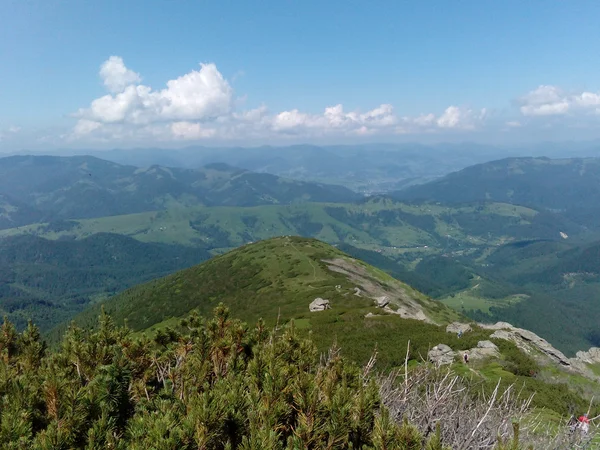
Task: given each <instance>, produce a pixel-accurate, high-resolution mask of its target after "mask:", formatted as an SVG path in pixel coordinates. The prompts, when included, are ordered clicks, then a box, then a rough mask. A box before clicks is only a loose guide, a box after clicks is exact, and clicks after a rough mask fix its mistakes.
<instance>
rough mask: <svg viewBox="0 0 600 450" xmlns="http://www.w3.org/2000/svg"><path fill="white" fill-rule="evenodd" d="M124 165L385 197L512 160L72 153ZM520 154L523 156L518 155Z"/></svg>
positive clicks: (476, 150)
mask: <svg viewBox="0 0 600 450" xmlns="http://www.w3.org/2000/svg"><path fill="white" fill-rule="evenodd" d="M66 154H76V155H92V156H95V157H98V158H101V159H106V160H110V161H113V162H116V163H119V164H125V165H133V166H138V167H148V166H152V165H161V166H166V167H180V168H191V169H196V168H199V167H203V166H205V165H207V164H212V163H226V164H229V165H231V166H235V167H240V168H243V169H246V170H250V171H253V172H258V173H271V174H274V175H277V176H280V177H285V178H293V179H296V180H301V181H309V182H326V183H333V184H338V185H342V186H346V187H348V188H350V189H353V190H355V191H358V192H366V193H381V192H387V191H391V190H395V189H400V188H402V187H404V186H408V185H411V184H415V183H424V182H427V181H430V180H433V179H435V178H439V177H441V176H443V175H445V174H447V173H450V172H452V171H455V170H459V169H462V168H464V167H466V166H469V165H472V164H476V163H480V162H484V161H490V160H493V159H498V158H502V157H505V156H507V150H506V149H499V148H495V147H490V146H483V145H477V144H461V145H456V144H445V145H441V144H440V145H436V146H424V145H420V144H370V145H337V146H335V145H334V146H314V145H293V146H286V147H271V146H264V147H253V148H241V147H233V148H209V147H188V148H184V149H178V150H174V149H154V148H149V149H134V150H121V149H120V150H104V151H90V150H81V151H71V152H68V153H67V152H66ZM516 154H518V153H516Z"/></svg>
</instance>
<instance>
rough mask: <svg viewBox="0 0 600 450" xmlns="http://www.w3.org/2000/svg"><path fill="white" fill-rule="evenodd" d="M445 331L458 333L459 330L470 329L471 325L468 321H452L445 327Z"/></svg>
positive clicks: (464, 331) (465, 330)
mask: <svg viewBox="0 0 600 450" xmlns="http://www.w3.org/2000/svg"><path fill="white" fill-rule="evenodd" d="M446 331H447V332H448V333H454V334H458V332H459V331H462V332H463V333H466V332H467V331H471V325H469V324H468V323H460V322H452V323H451V324H450V325H448V326H447V327H446Z"/></svg>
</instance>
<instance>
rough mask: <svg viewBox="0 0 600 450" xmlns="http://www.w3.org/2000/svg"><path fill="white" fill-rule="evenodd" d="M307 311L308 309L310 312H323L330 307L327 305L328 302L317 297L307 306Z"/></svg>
mask: <svg viewBox="0 0 600 450" xmlns="http://www.w3.org/2000/svg"><path fill="white" fill-rule="evenodd" d="M308 309H310V312H316V311H325V310H326V309H331V305H330V304H329V300H325V299H324V298H321V297H317V298H315V299H314V300H313V301H312V302H311V303H310V305H308Z"/></svg>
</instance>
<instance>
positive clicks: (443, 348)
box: [427, 344, 455, 365]
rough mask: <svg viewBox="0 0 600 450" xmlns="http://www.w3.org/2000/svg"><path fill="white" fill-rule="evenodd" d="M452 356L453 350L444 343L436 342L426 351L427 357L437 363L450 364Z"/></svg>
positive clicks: (452, 360) (452, 359)
mask: <svg viewBox="0 0 600 450" xmlns="http://www.w3.org/2000/svg"><path fill="white" fill-rule="evenodd" d="M454 356H455V353H454V351H453V350H452V349H451V348H450V347H448V346H447V345H446V344H438V345H436V346H435V347H433V348H432V349H431V350H429V352H428V353H427V359H428V360H429V361H430V362H432V363H434V364H437V365H445V364H452V363H453V362H454Z"/></svg>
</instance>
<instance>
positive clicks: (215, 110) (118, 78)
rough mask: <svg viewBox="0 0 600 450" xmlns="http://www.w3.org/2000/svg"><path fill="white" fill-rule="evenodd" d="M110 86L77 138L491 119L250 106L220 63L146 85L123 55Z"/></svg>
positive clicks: (311, 133) (430, 127) (85, 113)
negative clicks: (245, 106) (245, 107)
mask: <svg viewBox="0 0 600 450" xmlns="http://www.w3.org/2000/svg"><path fill="white" fill-rule="evenodd" d="M100 76H101V78H102V79H103V81H104V84H105V86H106V88H107V89H108V91H109V93H108V94H106V95H104V96H102V97H99V98H97V99H95V100H93V101H92V102H91V103H90V105H89V106H88V107H87V108H81V109H80V110H79V111H78V112H77V113H76V114H75V115H74V116H75V117H76V118H78V122H77V124H76V125H75V127H74V128H73V130H72V132H71V134H70V135H69V139H71V140H80V139H88V140H100V141H109V140H119V139H130V140H135V139H140V140H143V139H147V138H149V137H151V138H152V139H154V140H162V141H167V140H173V139H185V140H202V139H210V138H213V139H247V138H258V139H263V140H268V139H271V138H286V137H291V138H293V137H302V138H311V137H321V136H332V137H343V136H369V135H383V136H386V135H387V136H390V135H394V134H406V133H436V132H441V131H446V132H447V131H448V130H459V131H460V130H462V131H464V130H472V129H474V128H476V127H477V126H478V125H480V124H481V123H482V122H483V120H484V118H485V110H481V111H480V112H474V111H472V110H471V109H468V108H463V107H459V106H450V107H448V108H447V109H446V110H445V111H443V112H442V113H441V114H440V115H436V114H433V113H428V114H422V115H420V116H417V117H401V116H398V115H397V114H396V113H395V111H394V108H393V107H392V105H390V104H382V105H379V106H377V107H375V108H373V109H370V110H367V111H365V112H361V111H346V110H345V109H344V107H343V105H342V104H337V105H333V106H328V107H326V108H325V109H324V111H323V112H322V113H309V112H304V111H300V110H298V109H290V110H286V111H280V112H275V113H271V112H270V111H269V110H268V108H267V107H266V106H264V105H261V106H260V107H258V108H255V109H248V110H243V109H241V108H242V107H243V103H244V102H242V101H240V100H239V97H238V98H237V99H236V97H235V96H234V92H233V89H232V87H231V85H230V83H229V82H228V81H227V80H226V79H225V78H224V77H223V75H222V74H221V73H220V72H219V70H218V69H217V67H216V65H215V64H212V63H211V64H200V69H199V70H192V71H191V72H189V73H186V74H184V75H182V76H180V77H178V78H176V79H174V80H170V81H168V82H167V83H166V87H165V88H163V89H161V90H155V89H153V88H152V87H150V86H146V85H144V84H141V77H140V75H139V74H137V73H136V72H134V71H132V70H130V69H128V68H127V67H126V66H125V64H124V62H123V60H122V59H121V58H120V57H118V56H112V57H110V58H109V59H108V60H107V61H106V62H105V63H104V64H102V66H101V69H100Z"/></svg>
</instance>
